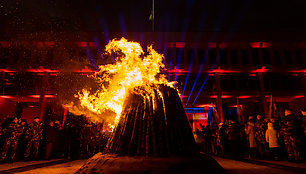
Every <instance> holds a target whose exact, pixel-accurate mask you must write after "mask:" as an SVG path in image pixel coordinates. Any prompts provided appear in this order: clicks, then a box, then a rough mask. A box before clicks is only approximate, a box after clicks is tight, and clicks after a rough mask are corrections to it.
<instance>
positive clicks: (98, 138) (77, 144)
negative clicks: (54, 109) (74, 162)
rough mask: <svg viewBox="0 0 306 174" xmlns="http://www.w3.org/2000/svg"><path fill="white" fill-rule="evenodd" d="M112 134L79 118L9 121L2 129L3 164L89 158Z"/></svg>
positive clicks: (98, 150)
mask: <svg viewBox="0 0 306 174" xmlns="http://www.w3.org/2000/svg"><path fill="white" fill-rule="evenodd" d="M109 135H110V132H107V131H102V129H101V128H98V126H97V125H95V124H93V123H89V122H88V121H87V120H86V119H84V118H82V117H80V119H77V121H66V122H65V124H64V125H61V122H60V121H58V120H50V121H47V122H46V123H44V124H43V123H42V122H40V119H39V117H35V118H34V119H33V121H32V122H31V123H29V124H27V122H26V120H24V119H21V118H17V117H14V118H8V119H6V120H5V121H4V123H2V125H1V126H0V163H4V162H14V161H18V160H25V161H28V160H40V159H46V160H48V159H51V158H67V159H81V158H88V157H90V156H92V155H93V154H95V153H97V152H100V151H102V150H103V148H104V146H105V144H106V142H107V139H108V137H109Z"/></svg>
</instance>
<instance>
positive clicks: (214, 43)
mask: <svg viewBox="0 0 306 174" xmlns="http://www.w3.org/2000/svg"><path fill="white" fill-rule="evenodd" d="M207 46H208V48H217V42H209V43H208V45H207Z"/></svg>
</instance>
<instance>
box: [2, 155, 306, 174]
mask: <svg viewBox="0 0 306 174" xmlns="http://www.w3.org/2000/svg"><path fill="white" fill-rule="evenodd" d="M213 158H214V159H215V160H217V161H218V162H219V164H220V165H221V166H222V167H223V168H224V169H225V170H226V171H227V172H226V173H229V174H236V173H237V174H240V173H248V174H262V173H263V174H265V173H267V174H268V173H269V174H294V173H306V162H303V163H291V162H286V161H278V162H276V161H268V160H250V159H242V160H231V159H225V158H220V157H213ZM85 161H86V160H75V161H66V160H63V159H56V160H49V161H43V160H42V161H29V162H15V163H11V164H1V165H0V173H1V174H2V173H3V174H8V173H22V174H58V173H60V174H68V173H74V172H75V171H77V170H78V169H79V168H80V167H81V166H82V165H83V164H84V162H85ZM203 170H205V169H203Z"/></svg>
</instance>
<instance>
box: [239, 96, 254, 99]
mask: <svg viewBox="0 0 306 174" xmlns="http://www.w3.org/2000/svg"><path fill="white" fill-rule="evenodd" d="M238 98H242V99H243V98H251V96H249V95H242V96H239V97H238Z"/></svg>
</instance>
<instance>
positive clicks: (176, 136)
mask: <svg viewBox="0 0 306 174" xmlns="http://www.w3.org/2000/svg"><path fill="white" fill-rule="evenodd" d="M152 89H154V92H153V93H152V92H151V93H146V92H143V91H144V90H143V89H141V88H139V89H135V90H134V92H132V93H131V94H130V95H129V97H128V98H127V99H126V101H125V103H124V107H123V108H124V109H123V111H122V114H121V117H120V121H119V123H118V125H117V127H116V128H115V130H114V133H113V135H112V137H111V138H110V139H109V141H108V143H107V146H106V148H105V151H104V153H108V154H116V155H119V156H173V155H175V156H177V155H179V156H181V155H183V156H189V155H193V154H196V153H197V152H196V145H195V141H194V138H193V134H192V130H191V128H190V125H189V122H188V120H187V117H186V114H185V111H184V108H183V106H182V103H181V100H180V98H179V95H178V93H177V91H176V90H175V89H173V88H170V87H168V86H165V85H158V86H153V87H152Z"/></svg>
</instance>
